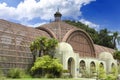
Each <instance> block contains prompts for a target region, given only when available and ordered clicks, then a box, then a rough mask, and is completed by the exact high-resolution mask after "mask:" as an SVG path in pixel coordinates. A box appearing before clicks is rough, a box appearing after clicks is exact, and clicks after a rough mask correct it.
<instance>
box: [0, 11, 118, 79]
mask: <svg viewBox="0 0 120 80" xmlns="http://www.w3.org/2000/svg"><path fill="white" fill-rule="evenodd" d="M54 16H55V21H54V22H51V23H49V24H44V25H42V26H39V27H37V28H30V27H27V26H23V25H21V24H16V23H12V22H9V21H5V20H2V19H1V20H0V69H2V70H4V72H6V71H7V70H8V69H10V68H16V67H18V68H24V69H27V68H28V67H29V66H30V65H31V63H32V54H31V51H30V49H29V46H30V43H31V42H32V41H33V40H34V39H35V38H36V37H37V36H46V37H48V38H55V39H57V40H58V41H59V46H58V47H57V53H56V57H57V58H59V59H60V61H61V63H62V64H63V68H64V69H65V70H69V71H70V73H71V75H72V76H73V77H80V76H81V75H82V70H87V71H88V72H91V68H92V67H94V69H95V70H96V66H97V64H102V66H103V67H104V69H105V71H106V72H110V71H111V68H112V66H113V65H115V66H117V61H116V60H114V58H113V56H112V53H113V52H114V51H115V50H113V49H110V48H107V47H103V46H99V45H96V44H94V43H93V41H92V39H91V37H90V36H89V35H88V34H87V32H85V31H84V30H82V29H78V28H76V27H74V26H72V25H69V24H67V23H65V22H62V21H61V16H62V14H61V13H60V12H56V13H55V14H54Z"/></svg>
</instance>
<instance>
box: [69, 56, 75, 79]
mask: <svg viewBox="0 0 120 80" xmlns="http://www.w3.org/2000/svg"><path fill="white" fill-rule="evenodd" d="M68 71H69V73H70V75H71V76H72V77H74V75H75V61H74V59H73V58H72V57H71V58H69V59H68Z"/></svg>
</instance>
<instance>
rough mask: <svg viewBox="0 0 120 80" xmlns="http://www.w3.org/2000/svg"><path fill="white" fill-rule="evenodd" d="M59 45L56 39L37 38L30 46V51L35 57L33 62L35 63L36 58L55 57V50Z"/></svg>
mask: <svg viewBox="0 0 120 80" xmlns="http://www.w3.org/2000/svg"><path fill="white" fill-rule="evenodd" d="M57 44H58V41H57V40H56V39H53V38H51V39H48V38H46V37H43V36H42V37H37V38H36V39H35V40H34V41H33V42H32V43H31V45H30V50H31V52H32V55H33V60H34V61H35V59H36V57H37V56H38V57H40V56H43V55H50V56H51V57H54V54H55V48H56V46H57Z"/></svg>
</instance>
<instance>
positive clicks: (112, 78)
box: [105, 74, 116, 80]
mask: <svg viewBox="0 0 120 80" xmlns="http://www.w3.org/2000/svg"><path fill="white" fill-rule="evenodd" d="M105 80H116V77H115V76H113V75H112V74H108V75H107V78H106V79H105Z"/></svg>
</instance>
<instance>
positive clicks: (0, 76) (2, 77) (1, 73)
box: [0, 70, 5, 80]
mask: <svg viewBox="0 0 120 80" xmlns="http://www.w3.org/2000/svg"><path fill="white" fill-rule="evenodd" d="M0 80H5V76H4V74H3V72H2V70H0Z"/></svg>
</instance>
